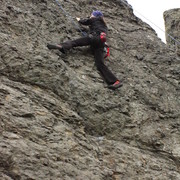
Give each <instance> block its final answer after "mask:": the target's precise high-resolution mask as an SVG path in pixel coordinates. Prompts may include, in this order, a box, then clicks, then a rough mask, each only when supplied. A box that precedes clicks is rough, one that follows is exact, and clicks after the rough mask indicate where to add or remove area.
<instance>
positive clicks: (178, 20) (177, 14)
mask: <svg viewBox="0 0 180 180" xmlns="http://www.w3.org/2000/svg"><path fill="white" fill-rule="evenodd" d="M164 21H165V29H166V41H167V44H172V45H175V46H176V52H177V54H178V55H179V56H180V43H178V42H180V8H177V9H171V10H168V11H165V12H164ZM169 35H170V36H172V37H173V38H175V39H176V40H177V42H176V41H174V40H173V39H172V38H171V37H170V36H169Z"/></svg>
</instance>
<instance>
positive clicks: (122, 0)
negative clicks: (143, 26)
mask: <svg viewBox="0 0 180 180" xmlns="http://www.w3.org/2000/svg"><path fill="white" fill-rule="evenodd" d="M121 2H122V3H124V4H126V5H127V6H128V7H130V8H132V6H131V5H129V4H128V3H127V2H125V1H124V0H121ZM133 10H134V11H135V12H136V13H138V14H139V15H140V16H142V17H143V18H144V19H146V20H147V21H149V22H150V23H151V24H153V25H154V26H156V27H157V28H158V29H159V30H161V31H162V32H163V33H164V34H165V31H164V30H163V29H162V28H160V27H159V26H157V25H156V24H155V23H153V22H152V21H151V20H149V19H148V18H146V17H145V16H144V15H143V14H141V13H140V12H138V11H137V10H136V9H134V8H133ZM167 35H168V36H169V37H170V38H171V39H172V40H173V41H174V42H175V43H176V44H177V45H180V41H178V40H177V39H175V38H174V37H173V36H171V35H170V34H168V33H167Z"/></svg>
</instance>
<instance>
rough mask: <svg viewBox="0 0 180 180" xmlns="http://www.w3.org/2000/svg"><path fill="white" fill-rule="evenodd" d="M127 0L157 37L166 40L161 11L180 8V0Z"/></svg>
mask: <svg viewBox="0 0 180 180" xmlns="http://www.w3.org/2000/svg"><path fill="white" fill-rule="evenodd" d="M127 2H128V3H129V4H130V5H131V6H132V7H133V10H134V14H135V15H136V16H137V17H139V18H140V19H142V20H143V21H145V22H146V23H147V24H149V25H150V26H151V27H152V28H153V29H154V30H155V31H156V33H157V34H158V37H159V38H161V39H162V41H163V42H166V40H165V32H163V31H165V26H164V19H163V12H164V11H166V10H169V9H174V8H180V0H127ZM143 16H144V17H145V18H144V17H143ZM151 22H152V23H151ZM157 26H158V27H157Z"/></svg>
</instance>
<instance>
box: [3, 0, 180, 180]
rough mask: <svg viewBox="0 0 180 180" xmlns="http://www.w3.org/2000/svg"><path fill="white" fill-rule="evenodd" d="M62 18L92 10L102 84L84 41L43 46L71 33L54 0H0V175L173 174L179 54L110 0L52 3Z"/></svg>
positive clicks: (177, 149)
mask: <svg viewBox="0 0 180 180" xmlns="http://www.w3.org/2000/svg"><path fill="white" fill-rule="evenodd" d="M59 2H60V3H61V4H62V5H63V8H64V9H65V10H66V11H67V12H68V13H69V14H71V15H72V17H87V16H88V15H89V14H90V13H91V11H92V10H94V9H96V8H97V9H101V10H102V11H103V12H104V15H105V20H106V22H107V24H108V27H109V40H108V43H109V45H110V49H111V57H110V59H109V60H106V63H107V65H108V66H109V68H110V69H112V70H113V72H114V73H115V74H116V75H117V76H118V77H119V78H120V79H122V80H123V82H124V85H123V87H122V88H121V89H118V90H116V91H111V90H109V89H107V88H106V87H105V84H104V83H103V80H102V78H101V77H100V75H99V73H98V71H97V70H96V68H95V66H94V60H93V56H92V54H91V51H90V50H89V48H88V47H83V48H76V49H73V50H71V51H69V52H68V53H67V54H66V55H62V54H61V53H60V52H58V51H56V50H54V51H49V50H48V49H47V48H46V44H47V43H50V42H55V43H59V42H62V41H65V40H67V39H74V38H77V37H79V36H80V33H79V32H77V31H76V30H75V28H74V27H73V26H72V24H71V22H70V21H69V18H67V17H65V16H64V14H63V13H62V11H61V9H60V8H59V7H58V6H57V4H56V3H55V1H47V0H36V1H35V0H26V1H24V0H22V1H19V0H8V1H7V0H1V6H0V27H1V28H0V42H1V43H0V179H17V180H19V179H23V180H24V179H34V180H35V179H36V180H37V179H43V180H46V179H47V180H48V179H53V180H56V179H59V180H71V179H72V180H74V179H75V180H123V179H124V180H127V179H153V180H156V179H158V180H159V179H162V180H169V179H173V180H178V179H180V111H179V110H180V109H179V107H180V60H179V59H178V57H177V55H176V54H175V53H174V52H173V51H172V50H170V49H169V48H168V47H167V46H166V45H165V44H164V43H163V42H162V41H161V40H160V39H159V38H158V37H157V35H156V33H155V31H154V30H153V29H152V28H151V27H150V26H149V25H147V24H146V23H144V22H142V21H141V20H140V19H138V18H137V17H135V16H134V14H133V10H132V9H131V7H130V6H129V5H128V4H127V3H126V2H125V1H120V0H111V1H109V0H103V1H99V0H97V1H85V0H76V1H72V0H59Z"/></svg>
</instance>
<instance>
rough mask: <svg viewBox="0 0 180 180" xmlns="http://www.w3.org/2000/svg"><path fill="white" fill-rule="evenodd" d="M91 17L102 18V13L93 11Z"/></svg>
mask: <svg viewBox="0 0 180 180" xmlns="http://www.w3.org/2000/svg"><path fill="white" fill-rule="evenodd" d="M92 15H93V16H95V17H102V16H103V13H102V12H101V11H93V12H92Z"/></svg>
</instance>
